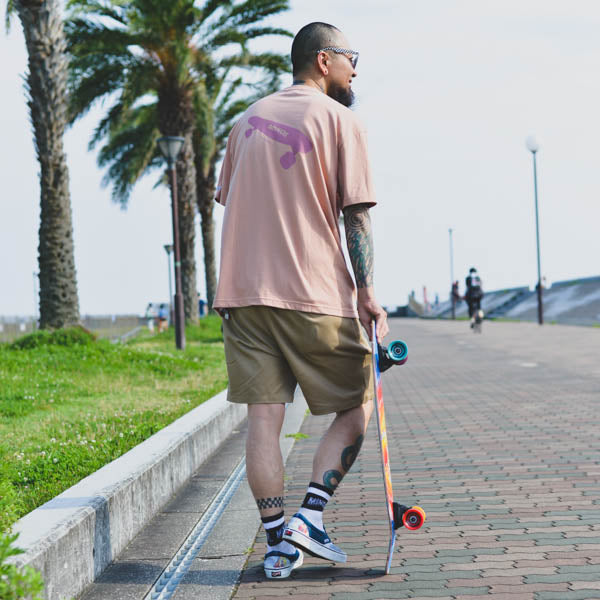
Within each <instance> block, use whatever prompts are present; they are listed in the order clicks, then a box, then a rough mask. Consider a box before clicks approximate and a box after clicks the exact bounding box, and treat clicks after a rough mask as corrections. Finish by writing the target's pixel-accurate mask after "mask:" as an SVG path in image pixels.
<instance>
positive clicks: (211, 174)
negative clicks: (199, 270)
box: [195, 151, 217, 310]
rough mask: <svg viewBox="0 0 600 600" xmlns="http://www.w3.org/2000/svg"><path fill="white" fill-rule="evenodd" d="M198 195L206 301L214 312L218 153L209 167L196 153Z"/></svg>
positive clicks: (214, 155)
mask: <svg viewBox="0 0 600 600" xmlns="http://www.w3.org/2000/svg"><path fill="white" fill-rule="evenodd" d="M195 158H196V182H197V186H196V194H197V199H198V212H199V213H200V217H201V221H200V227H201V231H202V245H203V247H204V277H205V281H206V301H207V305H208V309H209V310H212V305H213V301H214V299H215V293H216V291H217V269H216V264H215V222H214V219H213V211H214V206H215V200H214V197H215V168H216V162H217V161H216V158H217V155H216V153H213V156H212V159H211V160H210V162H209V163H208V165H207V167H204V168H203V166H202V158H203V157H202V156H201V155H200V152H199V151H197V152H196V157H195Z"/></svg>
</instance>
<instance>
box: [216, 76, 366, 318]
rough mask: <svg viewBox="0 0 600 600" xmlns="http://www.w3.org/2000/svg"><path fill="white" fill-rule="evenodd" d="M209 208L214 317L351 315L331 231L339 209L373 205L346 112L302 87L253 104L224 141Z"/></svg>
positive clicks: (357, 130)
mask: <svg viewBox="0 0 600 600" xmlns="http://www.w3.org/2000/svg"><path fill="white" fill-rule="evenodd" d="M216 200H217V201H218V202H220V203H221V204H223V205H224V206H225V215H224V221H223V232H222V237H221V267H220V275H219V284H218V287H217V293H216V297H215V301H214V306H215V307H216V308H228V307H239V306H252V305H266V306H274V307H278V308H286V309H292V310H300V311H307V312H314V313H320V314H326V315H337V316H342V317H356V316H357V311H356V290H355V285H354V282H353V280H352V277H351V276H350V273H349V272H348V269H347V267H346V262H345V259H344V255H343V251H342V240H341V236H340V229H339V225H338V222H339V216H340V212H341V210H342V209H343V208H345V207H347V206H350V205H352V204H363V203H364V204H367V205H371V206H372V205H374V204H375V199H374V193H373V183H372V180H371V172H370V168H369V161H368V157H367V144H366V134H365V131H364V128H363V126H362V125H361V124H360V122H359V120H358V119H357V117H356V116H355V115H354V113H353V112H352V111H351V110H350V109H348V108H346V107H345V106H343V105H341V104H340V103H338V102H336V101H335V100H333V99H331V98H330V97H329V96H327V95H326V94H324V93H322V92H321V91H320V90H317V89H315V88H312V87H309V86H306V85H296V86H292V87H290V88H287V89H284V90H282V91H280V92H276V93H275V94H271V95H270V96H267V97H266V98H263V99H262V100H259V101H258V102H256V103H255V104H253V105H252V106H251V107H250V108H249V109H248V110H247V111H246V112H245V113H244V115H243V116H242V118H241V119H240V120H239V121H238V122H237V123H236V125H235V126H234V127H233V129H232V130H231V133H230V135H229V140H228V142H227V150H226V153H225V158H224V160H223V166H222V169H221V175H220V177H219V183H218V187H217V195H216Z"/></svg>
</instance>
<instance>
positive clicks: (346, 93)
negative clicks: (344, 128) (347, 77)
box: [327, 85, 355, 108]
mask: <svg viewBox="0 0 600 600" xmlns="http://www.w3.org/2000/svg"><path fill="white" fill-rule="evenodd" d="M327 95H328V96H329V97H330V98H333V99H334V100H335V101H336V102H339V103H340V104H343V105H344V106H347V107H348V108H350V107H351V106H352V105H353V104H354V99H355V98H354V92H353V91H352V88H351V87H350V86H348V87H342V86H341V85H333V86H330V87H329V89H328V90H327Z"/></svg>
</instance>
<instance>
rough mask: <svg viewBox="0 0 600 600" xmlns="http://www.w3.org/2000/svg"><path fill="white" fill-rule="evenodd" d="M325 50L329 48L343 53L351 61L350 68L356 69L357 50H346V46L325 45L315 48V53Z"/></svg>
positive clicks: (337, 52)
mask: <svg viewBox="0 0 600 600" xmlns="http://www.w3.org/2000/svg"><path fill="white" fill-rule="evenodd" d="M327 50H331V51H332V52H335V53H336V54H345V55H346V56H347V57H348V58H349V59H350V62H351V63H352V68H353V69H356V63H357V62H358V52H357V51H356V50H347V49H346V48H337V47H335V46H327V48H321V49H320V50H317V54H319V52H325V51H327Z"/></svg>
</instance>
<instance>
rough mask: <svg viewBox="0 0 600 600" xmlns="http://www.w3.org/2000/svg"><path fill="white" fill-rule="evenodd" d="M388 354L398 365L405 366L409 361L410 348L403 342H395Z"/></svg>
mask: <svg viewBox="0 0 600 600" xmlns="http://www.w3.org/2000/svg"><path fill="white" fill-rule="evenodd" d="M388 353H389V355H390V358H391V359H392V360H393V361H394V363H396V364H398V365H403V364H404V363H405V362H406V361H407V360H408V346H407V345H406V344H405V343H404V342H403V341H402V340H395V341H393V342H392V343H391V344H390V345H389V346H388Z"/></svg>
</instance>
